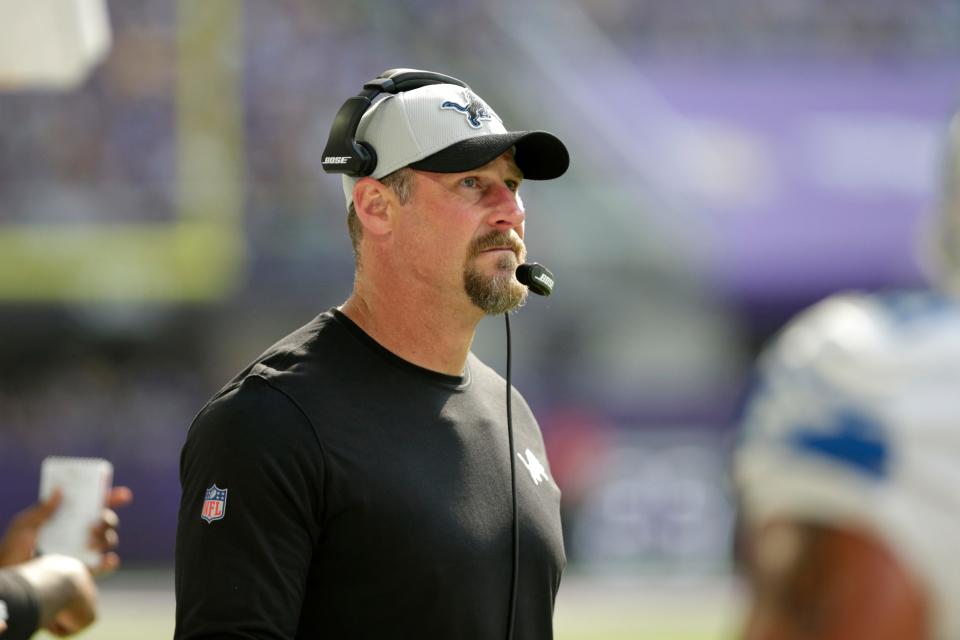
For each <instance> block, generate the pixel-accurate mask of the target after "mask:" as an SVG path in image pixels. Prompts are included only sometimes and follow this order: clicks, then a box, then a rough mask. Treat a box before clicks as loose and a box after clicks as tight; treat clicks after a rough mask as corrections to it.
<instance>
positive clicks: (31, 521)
mask: <svg viewBox="0 0 960 640" xmlns="http://www.w3.org/2000/svg"><path fill="white" fill-rule="evenodd" d="M61 502H63V491H62V490H61V489H60V487H56V488H55V489H54V490H53V491H51V492H50V495H49V496H47V498H46V499H45V500H42V501H40V502H38V503H37V504H35V505H33V506H32V507H28V508H26V509H24V510H23V511H21V512H20V513H18V514H17V515H16V517H14V519H13V525H12V526H15V527H29V528H34V529H36V528H39V527H40V525H42V524H43V523H44V522H46V521H47V520H49V519H50V516H52V515H53V514H54V512H55V511H56V510H57V509H58V508H59V507H60V503H61Z"/></svg>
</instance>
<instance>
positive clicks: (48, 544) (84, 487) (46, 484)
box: [37, 456, 113, 567]
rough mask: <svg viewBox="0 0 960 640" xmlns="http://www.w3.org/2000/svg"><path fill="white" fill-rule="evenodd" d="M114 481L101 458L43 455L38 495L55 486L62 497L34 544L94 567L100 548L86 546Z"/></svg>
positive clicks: (49, 492)
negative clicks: (45, 456)
mask: <svg viewBox="0 0 960 640" xmlns="http://www.w3.org/2000/svg"><path fill="white" fill-rule="evenodd" d="M112 484H113V465H112V464H110V462H109V461H107V460H103V459H102V458H62V457H56V456H51V457H48V458H44V460H43V462H42V463H41V466H40V499H41V500H46V499H47V498H48V497H49V496H50V494H51V493H53V490H54V489H55V488H58V487H59V488H60V490H61V491H62V492H63V500H62V501H61V503H60V506H59V508H58V509H57V510H56V511H55V512H54V514H53V516H52V517H51V518H50V519H49V520H48V521H47V522H46V523H45V524H44V525H43V527H42V528H41V529H40V535H39V538H38V540H37V547H38V549H39V550H40V552H41V553H62V554H64V555H68V556H73V557H74V558H77V559H79V560H81V561H83V562H84V563H85V564H86V565H87V566H89V567H96V566H97V565H99V564H100V561H101V560H102V554H101V552H99V551H97V550H94V549H91V548H90V547H89V543H90V535H91V529H92V527H93V526H95V525H96V524H97V522H99V520H100V518H101V515H102V514H103V510H104V508H105V507H106V501H107V492H108V491H109V490H110V486H111V485H112Z"/></svg>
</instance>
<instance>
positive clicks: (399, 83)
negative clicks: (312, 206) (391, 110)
mask: <svg viewBox="0 0 960 640" xmlns="http://www.w3.org/2000/svg"><path fill="white" fill-rule="evenodd" d="M431 84H454V85H457V86H460V87H464V88H467V89H469V88H470V87H469V86H468V85H467V84H466V83H465V82H463V81H461V80H457V79H456V78H454V77H452V76H448V75H444V74H442V73H436V72H433V71H421V70H419V69H388V70H387V71H384V72H383V73H381V74H380V75H379V76H377V77H376V78H374V79H373V80H371V81H369V82H367V83H365V84H364V85H363V91H361V92H360V93H359V94H357V95H355V96H354V97H352V98H349V99H348V100H347V101H346V102H344V103H343V106H342V107H340V110H339V111H337V116H336V117H335V118H334V120H333V126H332V127H330V136H329V137H328V138H327V146H325V147H324V148H323V163H322V164H323V170H324V171H326V172H327V173H345V174H347V175H348V176H352V177H354V178H361V177H363V176H368V175H370V174H371V173H373V172H374V170H375V169H376V168H377V151H376V149H374V148H373V146H371V145H370V144H368V143H366V142H362V141H360V140H357V127H359V126H360V118H362V117H363V114H364V113H366V112H367V109H369V108H370V107H371V106H372V105H373V100H374V98H376V97H377V96H378V95H380V94H381V93H400V92H402V91H412V90H413V89H419V88H420V87H425V86H427V85H431Z"/></svg>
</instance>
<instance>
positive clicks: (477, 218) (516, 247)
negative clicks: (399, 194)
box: [404, 153, 527, 314]
mask: <svg viewBox="0 0 960 640" xmlns="http://www.w3.org/2000/svg"><path fill="white" fill-rule="evenodd" d="M414 175H415V178H414V180H415V182H414V189H413V198H412V199H411V201H410V202H409V203H408V204H407V205H405V206H404V208H405V209H407V211H406V214H407V215H406V216H405V218H406V220H405V222H406V223H407V224H405V226H404V233H405V240H406V242H404V245H405V246H406V247H407V248H408V249H410V254H409V260H408V264H411V265H412V266H413V269H414V270H415V272H416V274H417V276H418V277H419V278H420V279H423V280H428V281H430V283H431V284H432V285H433V286H437V287H441V288H443V289H448V288H449V290H461V291H462V292H464V293H466V295H467V297H468V298H469V300H470V301H471V302H472V303H473V305H474V306H476V307H478V308H479V309H481V310H482V311H483V312H485V313H487V314H498V313H503V312H505V311H508V310H510V309H514V308H516V307H518V306H520V305H521V304H523V302H524V300H525V299H526V296H527V288H526V287H525V286H523V285H522V284H520V283H519V282H517V280H516V278H515V277H514V272H515V271H516V268H517V266H518V265H519V264H520V263H522V262H523V261H524V260H525V259H526V249H525V247H524V245H523V230H524V211H523V203H522V201H521V199H520V195H519V188H520V182H521V181H522V175H521V173H520V170H519V169H518V168H517V166H516V164H515V163H514V162H513V156H512V153H505V154H503V155H502V156H500V157H499V158H497V159H495V160H493V161H492V162H490V163H488V164H486V165H483V166H482V167H479V168H477V169H474V170H471V171H465V172H462V173H433V172H427V171H415V172H414Z"/></svg>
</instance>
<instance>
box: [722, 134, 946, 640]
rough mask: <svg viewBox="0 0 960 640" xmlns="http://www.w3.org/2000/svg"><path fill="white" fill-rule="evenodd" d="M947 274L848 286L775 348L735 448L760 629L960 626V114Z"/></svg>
mask: <svg viewBox="0 0 960 640" xmlns="http://www.w3.org/2000/svg"><path fill="white" fill-rule="evenodd" d="M950 141H951V146H950V153H949V158H950V162H949V163H948V171H947V189H946V191H945V198H944V205H943V216H942V226H941V227H940V229H939V234H938V238H937V243H938V246H939V248H938V251H937V254H938V257H939V258H940V259H939V260H938V262H939V263H940V266H941V269H940V275H941V276H942V277H941V279H940V282H939V285H940V286H938V288H937V290H930V291H915V292H902V293H896V294H885V295H865V294H846V295H839V296H834V297H832V298H829V299H827V300H826V301H824V302H821V303H820V304H818V305H816V306H815V307H813V308H812V309H810V310H808V311H806V312H805V313H803V314H801V315H800V316H799V317H798V318H797V319H796V320H794V321H793V322H792V323H791V324H790V325H789V326H788V327H787V328H786V329H785V330H784V331H783V333H782V334H781V335H780V336H779V338H778V339H777V340H776V341H775V343H774V344H773V346H772V347H771V348H769V349H768V350H767V352H766V353H765V354H764V355H763V357H762V359H761V361H760V381H759V384H758V387H757V389H756V391H755V392H754V393H753V395H752V397H751V398H750V400H749V402H748V404H747V410H746V414H745V421H744V430H743V434H742V438H741V442H740V445H739V448H738V452H737V454H736V458H735V476H736V481H737V486H738V489H739V492H740V496H741V499H742V512H741V517H742V527H741V532H740V533H741V540H740V542H741V544H740V545H739V547H740V559H741V562H742V564H743V567H744V569H745V571H746V573H747V575H748V577H749V579H750V584H751V587H752V594H753V595H752V601H751V606H750V614H749V617H748V621H747V630H746V633H745V635H746V637H747V638H749V639H750V640H759V639H762V638H770V639H792V638H817V639H818V640H833V639H837V640H839V639H841V638H842V639H846V638H871V640H885V639H890V640H894V639H896V640H904V639H924V638H939V639H948V638H958V637H960V607H957V603H958V602H960V554H958V553H957V549H958V547H957V545H958V541H960V492H958V491H957V487H958V486H960V395H958V392H960V297H958V296H957V295H956V294H957V292H958V291H960V287H958V285H960V190H958V185H960V183H958V178H960V175H958V171H960V163H958V159H960V119H958V118H955V119H954V123H953V126H952V128H951V132H950Z"/></svg>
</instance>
